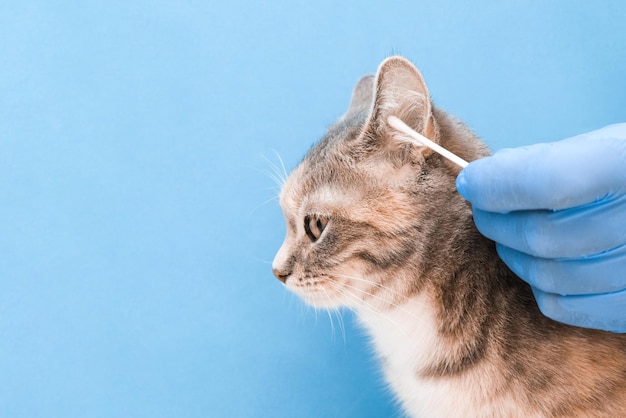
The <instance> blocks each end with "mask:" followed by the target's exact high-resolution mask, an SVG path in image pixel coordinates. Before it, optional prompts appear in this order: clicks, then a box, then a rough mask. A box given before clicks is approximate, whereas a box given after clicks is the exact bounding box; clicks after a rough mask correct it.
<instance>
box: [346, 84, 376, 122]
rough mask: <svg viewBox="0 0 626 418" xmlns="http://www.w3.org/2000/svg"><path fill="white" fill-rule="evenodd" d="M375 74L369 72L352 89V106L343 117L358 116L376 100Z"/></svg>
mask: <svg viewBox="0 0 626 418" xmlns="http://www.w3.org/2000/svg"><path fill="white" fill-rule="evenodd" d="M374 80H375V79H374V76H373V75H371V74H369V75H366V76H363V77H362V78H361V79H360V80H359V82H358V83H356V86H354V90H353V91H352V99H351V100H350V106H349V107H348V110H347V111H346V113H345V114H344V115H343V117H342V119H347V118H350V117H352V116H356V115H358V114H359V113H361V112H365V111H369V110H370V108H371V107H372V102H373V101H374Z"/></svg>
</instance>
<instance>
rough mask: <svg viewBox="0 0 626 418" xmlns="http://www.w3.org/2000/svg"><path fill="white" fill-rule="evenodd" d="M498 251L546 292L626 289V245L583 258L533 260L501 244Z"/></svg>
mask: <svg viewBox="0 0 626 418" xmlns="http://www.w3.org/2000/svg"><path fill="white" fill-rule="evenodd" d="M496 248H497V250H498V255H499V256H500V258H502V260H503V261H504V262H505V263H506V265H507V266H509V268H510V269H511V270H512V271H513V272H514V273H515V274H517V275H518V276H519V277H521V278H522V279H523V280H524V281H526V282H528V283H529V284H530V285H531V286H532V287H535V288H537V289H539V290H541V291H542V292H545V293H555V294H559V295H581V294H598V293H612V292H617V291H620V290H624V289H626V245H622V246H621V247H618V248H614V249H612V250H609V251H607V252H604V253H602V254H598V255H595V256H592V257H586V258H580V259H550V258H539V257H533V256H531V255H528V254H525V253H522V252H519V251H517V250H514V249H512V248H509V247H505V246H503V245H500V244H498V245H497V246H496Z"/></svg>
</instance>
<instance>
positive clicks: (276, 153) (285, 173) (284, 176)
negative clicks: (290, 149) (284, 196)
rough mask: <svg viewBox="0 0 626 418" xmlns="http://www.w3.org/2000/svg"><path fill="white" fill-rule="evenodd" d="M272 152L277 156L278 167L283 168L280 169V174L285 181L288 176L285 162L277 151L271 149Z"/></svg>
mask: <svg viewBox="0 0 626 418" xmlns="http://www.w3.org/2000/svg"><path fill="white" fill-rule="evenodd" d="M273 151H274V154H275V155H276V158H278V161H279V162H280V167H281V168H282V169H283V171H282V175H283V177H282V178H283V179H284V180H285V181H286V180H287V177H289V174H287V169H286V168H285V162H284V161H283V159H282V157H281V156H280V154H279V153H278V151H276V150H273ZM283 183H284V181H283Z"/></svg>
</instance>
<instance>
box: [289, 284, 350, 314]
mask: <svg viewBox="0 0 626 418" xmlns="http://www.w3.org/2000/svg"><path fill="white" fill-rule="evenodd" d="M287 287H288V288H289V290H291V291H292V292H293V293H295V294H296V295H298V297H299V298H300V299H302V300H303V301H304V302H305V303H306V304H307V305H311V306H313V307H315V308H323V309H333V308H339V307H342V306H346V301H345V300H344V299H345V297H342V296H341V294H339V293H337V292H333V291H329V290H324V289H318V290H311V289H306V290H305V289H302V288H300V287H296V286H293V287H292V286H289V284H287Z"/></svg>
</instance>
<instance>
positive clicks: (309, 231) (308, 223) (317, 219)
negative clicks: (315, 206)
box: [304, 215, 328, 242]
mask: <svg viewBox="0 0 626 418" xmlns="http://www.w3.org/2000/svg"><path fill="white" fill-rule="evenodd" d="M327 224H328V218H327V217H325V216H320V215H307V216H305V217H304V232H306V235H307V236H308V237H309V239H310V240H311V241H312V242H315V241H317V240H318V239H319V238H320V236H321V235H322V232H324V228H326V225H327Z"/></svg>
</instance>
